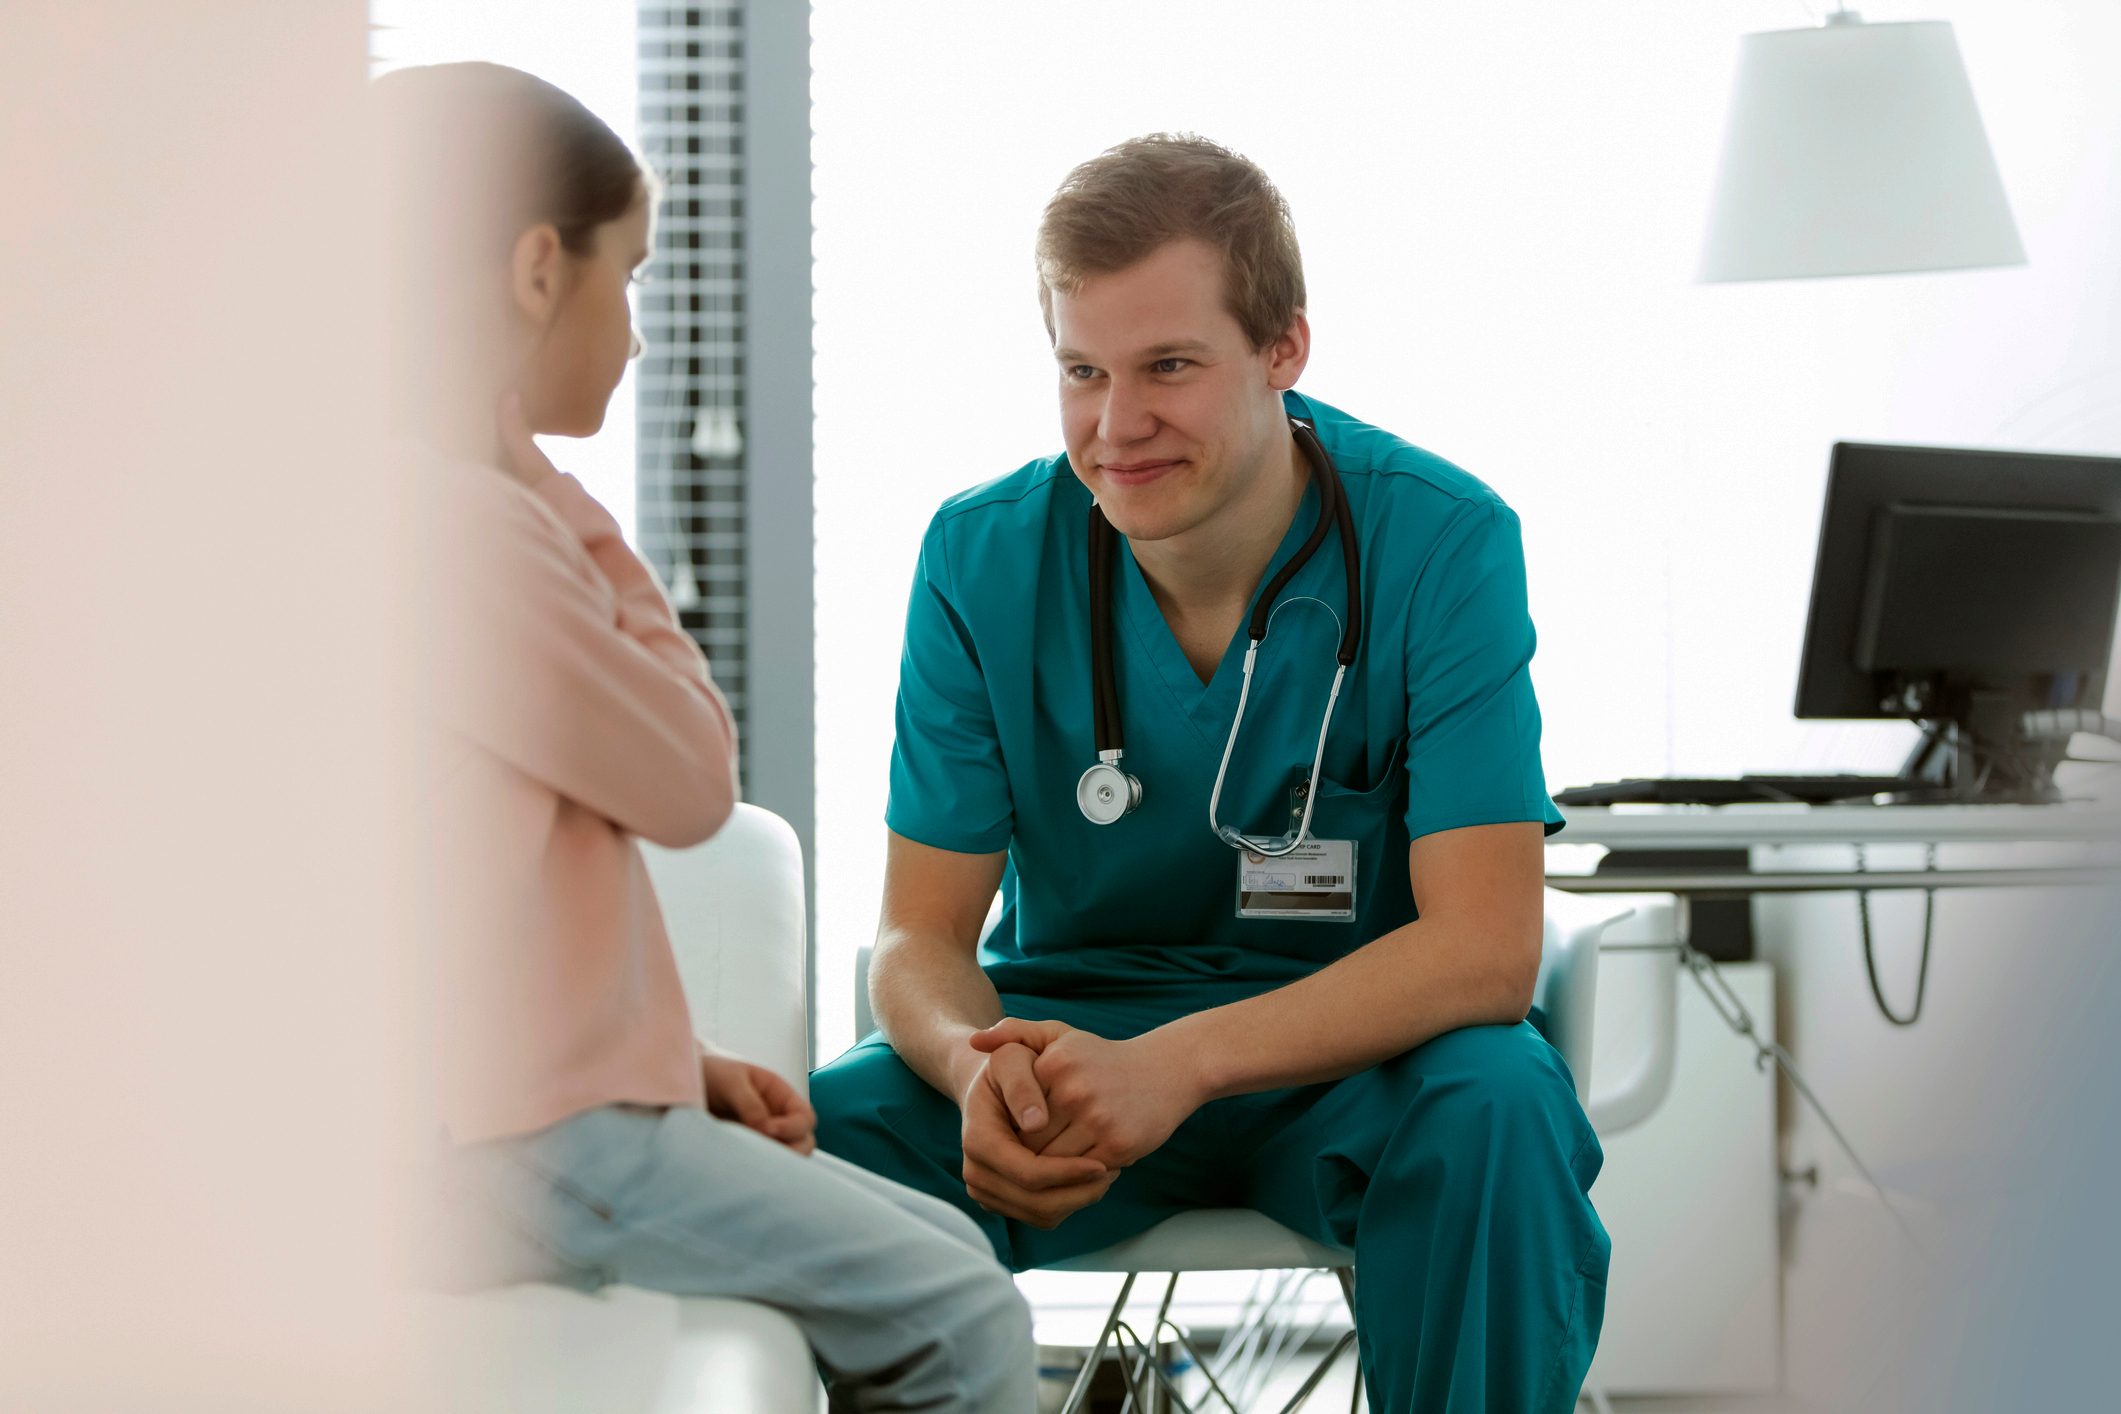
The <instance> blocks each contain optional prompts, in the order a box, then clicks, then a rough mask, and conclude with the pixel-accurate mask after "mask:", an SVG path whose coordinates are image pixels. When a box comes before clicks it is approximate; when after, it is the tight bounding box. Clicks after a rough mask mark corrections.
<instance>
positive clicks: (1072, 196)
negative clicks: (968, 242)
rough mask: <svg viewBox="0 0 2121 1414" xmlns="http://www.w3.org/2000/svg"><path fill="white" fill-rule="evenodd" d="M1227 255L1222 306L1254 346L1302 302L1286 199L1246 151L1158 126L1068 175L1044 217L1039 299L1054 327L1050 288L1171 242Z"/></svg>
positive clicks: (1274, 335)
mask: <svg viewBox="0 0 2121 1414" xmlns="http://www.w3.org/2000/svg"><path fill="white" fill-rule="evenodd" d="M1188 237H1190V238H1192V239H1195V240H1201V241H1206V242H1207V243H1208V244H1209V245H1212V246H1214V247H1216V248H1217V249H1218V250H1220V251H1221V252H1222V253H1223V306H1224V308H1226V309H1228V310H1229V311H1230V314H1231V316H1232V317H1234V318H1235V319H1236V320H1237V322H1238V325H1239V327H1241V328H1242V329H1243V330H1244V331H1245V337H1246V338H1248V339H1250V340H1251V341H1252V347H1253V348H1254V349H1263V348H1265V347H1266V346H1267V345H1268V344H1271V343H1273V342H1274V341H1275V340H1276V339H1278V338H1280V337H1281V335H1282V334H1283V332H1284V331H1286V330H1287V329H1288V327H1289V324H1290V322H1291V321H1292V320H1294V319H1295V317H1296V315H1297V314H1298V312H1300V311H1301V310H1302V309H1303V307H1304V266H1303V257H1302V255H1301V254H1299V253H1298V251H1297V248H1296V228H1295V226H1294V225H1293V224H1292V223H1291V221H1290V219H1289V204H1288V203H1287V202H1286V201H1283V200H1282V196H1281V193H1280V192H1278V191H1276V190H1275V189H1274V183H1273V182H1271V181H1269V180H1268V179H1267V174H1266V173H1265V172H1262V171H1261V170H1260V169H1259V168H1258V167H1257V166H1256V165H1255V164H1254V163H1252V162H1251V161H1250V160H1249V159H1248V158H1245V157H1241V156H1239V155H1238V154H1237V153H1235V152H1232V151H1231V150H1230V149H1228V148H1227V147H1223V146H1221V145H1220V144H1218V143H1213V142H1210V141H1208V139H1206V138H1204V137H1196V136H1194V135H1193V134H1191V133H1152V134H1150V135H1149V136H1147V137H1138V138H1132V139H1130V140H1128V141H1126V142H1123V143H1121V144H1120V145H1119V146H1117V147H1114V148H1109V149H1107V150H1106V151H1105V152H1103V153H1100V154H1099V155H1098V156H1096V157H1093V158H1091V159H1090V160H1089V161H1088V162H1085V163H1083V164H1082V165H1081V166H1079V167H1077V168H1076V169H1075V170H1074V171H1072V172H1070V173H1069V174H1068V177H1067V180H1065V181H1063V182H1062V183H1061V184H1060V190H1058V191H1056V192H1055V193H1054V194H1053V199H1052V200H1051V201H1049V202H1047V203H1046V213H1045V215H1044V216H1043V217H1042V218H1041V219H1040V220H1039V223H1038V248H1037V257H1038V281H1039V283H1038V302H1039V308H1040V309H1041V310H1042V311H1043V312H1044V314H1045V317H1046V332H1047V333H1048V334H1049V335H1050V334H1051V333H1052V332H1053V293H1054V291H1056V290H1058V291H1060V292H1061V293H1062V294H1073V293H1074V292H1075V291H1077V290H1078V289H1080V288H1082V284H1083V281H1085V280H1086V279H1088V278H1089V277H1091V276H1093V275H1105V274H1110V273H1111V272H1113V271H1115V270H1124V269H1126V268H1127V267H1128V266H1130V265H1132V264H1134V263H1135V262H1136V261H1139V260H1142V259H1143V258H1145V257H1147V256H1148V255H1149V254H1151V253H1152V252H1154V251H1155V250H1156V249H1157V248H1158V247H1160V246H1162V245H1164V244H1165V243H1166V242H1169V241H1174V240H1180V239H1185V238H1188Z"/></svg>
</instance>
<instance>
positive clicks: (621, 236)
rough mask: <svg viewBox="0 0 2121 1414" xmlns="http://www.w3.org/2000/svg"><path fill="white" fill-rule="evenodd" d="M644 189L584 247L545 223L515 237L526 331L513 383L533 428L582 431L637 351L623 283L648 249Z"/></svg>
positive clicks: (570, 433) (591, 426) (587, 431)
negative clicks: (569, 245)
mask: <svg viewBox="0 0 2121 1414" xmlns="http://www.w3.org/2000/svg"><path fill="white" fill-rule="evenodd" d="M649 218H650V211H649V205H648V193H647V190H646V189H645V188H643V190H642V191H641V193H640V195H638V196H636V197H635V198H634V202H633V205H632V206H631V207H629V208H627V211H626V214H625V215H623V216H620V217H618V218H617V219H616V220H612V221H607V222H605V223H604V224H603V225H601V226H599V227H597V228H596V231H595V232H594V235H593V238H592V239H593V244H592V246H591V249H590V251H589V253H588V254H586V255H575V254H573V253H572V252H570V251H568V250H566V249H564V248H562V247H561V246H560V244H559V237H558V235H557V233H556V232H554V231H553V229H552V227H550V226H541V227H537V228H535V229H533V230H530V231H526V232H525V233H524V234H523V235H522V237H521V238H519V239H518V240H517V242H516V249H515V262H514V269H513V272H512V273H513V276H514V285H515V296H516V306H517V309H518V310H519V312H520V313H521V314H522V315H523V316H524V319H523V321H522V325H523V327H524V328H525V331H526V333H525V338H524V341H523V343H522V344H521V346H520V347H521V349H522V352H521V354H520V361H519V364H518V367H519V370H520V371H519V373H518V376H517V382H516V389H517V391H518V392H520V393H521V394H522V397H523V415H524V418H525V420H526V421H528V422H529V424H530V429H531V431H533V432H547V433H553V434H556V435H558V436H562V437H587V436H590V435H592V434H593V433H595V432H596V431H597V429H599V428H600V427H602V426H603V425H604V409H605V406H606V405H607V404H608V403H609V402H610V401H611V395H612V393H613V391H614V390H616V389H617V387H618V386H619V379H620V378H621V377H623V376H624V375H625V372H626V364H627V361H628V360H630V359H631V358H633V357H634V355H635V354H637V353H638V352H639V351H640V345H639V343H638V342H637V341H636V340H635V338H634V333H633V309H632V307H631V306H630V305H629V304H628V303H627V299H626V291H627V287H628V285H630V284H631V283H632V280H633V274H634V272H635V270H637V269H638V268H639V267H640V266H641V265H642V264H643V263H644V262H646V261H647V259H648V254H649V245H648V238H649Z"/></svg>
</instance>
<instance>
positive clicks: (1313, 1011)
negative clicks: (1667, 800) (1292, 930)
mask: <svg viewBox="0 0 2121 1414" xmlns="http://www.w3.org/2000/svg"><path fill="white" fill-rule="evenodd" d="M1538 958H1539V953H1538V943H1537V940H1536V939H1535V940H1533V942H1532V944H1531V948H1530V952H1529V970H1527V956H1526V953H1525V950H1524V948H1523V947H1522V946H1521V945H1518V946H1513V945H1511V943H1510V942H1508V941H1507V940H1501V939H1497V938H1495V937H1493V936H1492V935H1490V934H1488V932H1487V930H1485V929H1483V928H1482V927H1481V925H1480V924H1479V923H1478V921H1477V920H1475V919H1471V918H1454V919H1450V920H1436V921H1433V922H1432V921H1430V920H1428V919H1421V920H1417V921H1415V922H1413V923H1409V924H1407V925H1406V926H1404V927H1401V928H1396V929H1394V930H1393V931H1392V932H1389V933H1387V934H1385V935H1384V936H1383V937H1380V938H1378V939H1376V940H1375V941H1374V942H1371V943H1370V944H1369V945H1367V946H1366V947H1362V948H1359V949H1357V950H1356V951H1355V952H1353V953H1351V954H1349V955H1348V956H1347V957H1344V958H1342V959H1341V960H1340V961H1338V962H1336V963H1334V964H1333V965H1332V966H1330V967H1327V968H1323V969H1321V970H1320V971H1318V972H1315V973H1313V974H1311V975H1310V976H1309V977H1305V978H1303V979H1302V980H1300V981H1296V982H1292V983H1290V984H1289V985H1287V986H1285V987H1280V988H1277V989H1276V990H1274V991H1272V992H1267V993H1264V994H1262V995H1260V996H1257V997H1250V998H1247V999H1246V1000H1244V1001H1241V1002H1232V1003H1230V1004H1229V1005H1227V1006H1220V1007H1216V1008H1214V1009H1212V1010H1210V1011H1202V1012H1195V1013H1194V1014H1193V1015H1191V1016H1186V1017H1181V1018H1179V1019H1178V1020H1177V1021H1174V1022H1170V1023H1168V1024H1167V1025H1164V1026H1160V1027H1158V1028H1157V1029H1156V1030H1154V1031H1152V1032H1149V1033H1148V1034H1147V1035H1146V1036H1144V1037H1143V1039H1144V1040H1146V1041H1151V1042H1152V1043H1153V1044H1155V1045H1156V1046H1157V1047H1158V1048H1159V1049H1161V1050H1163V1051H1164V1052H1165V1053H1166V1054H1167V1055H1169V1056H1170V1057H1171V1058H1172V1061H1173V1063H1174V1064H1177V1065H1180V1066H1182V1067H1184V1068H1185V1069H1186V1071H1187V1073H1188V1074H1190V1075H1191V1076H1192V1077H1193V1079H1194V1081H1195V1083H1196V1085H1197V1087H1198V1090H1199V1093H1201V1094H1202V1095H1203V1096H1204V1098H1206V1099H1220V1098H1222V1097H1224V1096H1227V1095H1246V1094H1251V1093H1253V1092H1255V1091H1259V1090H1274V1089H1280V1088H1282V1087H1284V1086H1290V1085H1309V1084H1315V1083H1317V1082H1319V1081H1325V1080H1338V1079H1340V1078H1341V1077H1342V1076H1347V1075H1353V1074H1354V1073H1355V1072H1357V1071H1359V1070H1366V1069H1368V1068H1369V1067H1370V1066H1373V1065H1376V1064H1377V1063H1378V1062H1380V1061H1384V1060H1388V1059H1390V1058H1391V1057H1393V1056H1396V1055H1399V1054H1400V1053H1402V1052H1404V1051H1410V1050H1412V1049H1413V1048H1414V1047H1416V1046H1419V1045H1421V1044H1422V1043H1423V1042H1425V1041H1429V1040H1433V1039H1434V1038H1435V1037H1437V1036H1441V1035H1443V1034H1444V1033H1445V1032H1447V1031H1455V1030H1457V1029H1459V1028H1460V1027H1463V1026H1478V1025H1485V1024H1506V1023H1510V1022H1516V1021H1521V1020H1523V1019H1524V1015H1525V1011H1526V1008H1527V1007H1528V1006H1529V1004H1530V1000H1531V985H1532V980H1533V978H1534V977H1536V975H1537V972H1538Z"/></svg>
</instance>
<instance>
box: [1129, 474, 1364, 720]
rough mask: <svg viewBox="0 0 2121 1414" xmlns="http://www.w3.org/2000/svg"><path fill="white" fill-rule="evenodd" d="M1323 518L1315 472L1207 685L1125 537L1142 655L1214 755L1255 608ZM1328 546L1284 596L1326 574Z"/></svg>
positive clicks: (1232, 709) (1239, 678)
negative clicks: (1195, 667)
mask: <svg viewBox="0 0 2121 1414" xmlns="http://www.w3.org/2000/svg"><path fill="white" fill-rule="evenodd" d="M1317 519H1318V477H1317V476H1316V475H1315V474H1314V475H1313V476H1311V477H1310V478H1309V479H1308V480H1306V482H1305V483H1304V494H1303V499H1302V500H1301V501H1299V502H1298V503H1297V506H1296V514H1295V515H1294V516H1293V517H1291V518H1290V521H1289V528H1288V529H1287V530H1286V531H1284V532H1283V533H1282V537H1281V544H1280V545H1278V546H1276V547H1275V550H1274V557H1273V558H1272V559H1271V560H1269V561H1267V567H1266V568H1265V569H1264V570H1262V571H1261V572H1260V576H1259V583H1258V584H1256V585H1254V586H1253V588H1252V596H1251V598H1250V599H1248V600H1246V602H1245V616H1244V618H1243V619H1241V620H1240V621H1239V622H1238V625H1237V631H1236V632H1235V633H1233V634H1232V635H1231V636H1230V641H1229V642H1228V643H1227V644H1225V645H1224V646H1223V653H1222V658H1221V659H1220V660H1219V661H1218V662H1217V663H1216V665H1215V671H1214V673H1213V674H1211V675H1210V676H1209V678H1208V680H1207V681H1206V682H1205V683H1203V682H1202V681H1201V680H1200V675H1199V674H1198V673H1196V672H1194V671H1193V665H1192V664H1191V663H1190V662H1188V661H1187V660H1186V654H1185V650H1184V649H1182V648H1180V647H1179V644H1178V638H1177V636H1176V635H1175V634H1173V633H1172V632H1171V625H1170V623H1169V622H1168V621H1166V620H1165V618H1164V611H1163V610H1162V609H1160V608H1158V607H1157V604H1156V595H1155V593H1154V592H1153V591H1151V590H1150V588H1149V581H1148V578H1147V577H1146V576H1145V575H1143V574H1142V569H1141V565H1140V564H1139V563H1137V562H1136V560H1135V558H1134V546H1133V545H1132V544H1131V543H1129V542H1128V540H1127V537H1126V536H1124V535H1122V536H1120V537H1119V550H1120V563H1121V568H1120V571H1119V576H1118V578H1119V591H1120V592H1119V596H1118V597H1119V599H1120V601H1121V610H1122V613H1123V615H1124V617H1125V619H1126V622H1127V625H1128V628H1129V629H1130V630H1131V631H1132V632H1133V634H1134V639H1135V643H1136V645H1137V646H1138V647H1139V648H1140V649H1141V656H1142V657H1144V658H1146V659H1147V660H1148V662H1149V664H1150V666H1151V667H1153V668H1154V669H1155V670H1156V676H1157V677H1158V678H1159V679H1160V680H1161V681H1162V683H1163V686H1164V689H1165V691H1166V692H1168V693H1169V694H1170V697H1171V701H1172V704H1173V705H1174V706H1175V707H1177V708H1178V711H1179V715H1180V716H1182V717H1184V718H1185V720H1186V722H1187V724H1188V725H1189V726H1191V727H1192V729H1193V732H1194V734H1195V735H1196V736H1198V737H1199V738H1200V739H1201V741H1202V742H1203V743H1205V744H1206V745H1207V746H1208V747H1209V749H1210V750H1212V751H1216V752H1220V751H1221V750H1222V744H1223V736H1224V734H1225V732H1226V731H1227V729H1228V727H1229V724H1230V720H1231V718H1232V717H1234V716H1235V715H1236V713H1237V697H1238V691H1239V688H1240V687H1241V686H1242V684H1243V681H1244V673H1245V649H1246V648H1247V647H1248V646H1249V644H1250V639H1248V638H1247V637H1246V632H1245V631H1246V629H1247V628H1248V627H1249V626H1250V623H1251V618H1252V612H1253V610H1254V609H1255V608H1257V607H1258V604H1259V595H1260V591H1261V590H1263V589H1265V588H1266V587H1267V583H1268V581H1270V580H1272V579H1273V578H1274V576H1275V575H1276V574H1277V573H1278V572H1279V571H1280V570H1281V567H1282V566H1283V565H1285V564H1287V563H1288V562H1289V560H1290V559H1291V558H1293V557H1294V556H1295V554H1296V552H1297V550H1298V549H1300V548H1301V547H1302V545H1303V542H1304V540H1305V538H1306V537H1307V536H1309V535H1310V533H1311V527H1312V525H1313V524H1314V523H1315V522H1316V521H1317ZM1326 539H1327V542H1328V544H1331V543H1334V537H1333V536H1332V535H1331V534H1328V535H1327V537H1326ZM1326 548H1327V546H1326V545H1321V546H1320V547H1319V553H1318V554H1316V555H1314V556H1312V558H1311V562H1310V563H1309V564H1307V565H1305V566H1304V567H1303V569H1302V570H1301V571H1299V572H1298V573H1297V575H1296V577H1295V579H1293V580H1291V581H1290V582H1289V584H1288V585H1287V586H1286V587H1285V588H1284V589H1283V590H1282V597H1284V598H1287V597H1288V596H1289V595H1291V594H1293V593H1295V592H1296V590H1297V588H1298V586H1299V585H1303V584H1305V583H1306V582H1307V581H1308V580H1309V579H1310V578H1311V577H1312V576H1313V575H1314V574H1317V573H1320V572H1321V571H1320V570H1319V565H1320V564H1321V562H1324V561H1325V560H1326V559H1327V558H1328V557H1327V555H1326V553H1325V552H1326Z"/></svg>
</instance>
